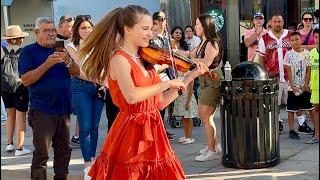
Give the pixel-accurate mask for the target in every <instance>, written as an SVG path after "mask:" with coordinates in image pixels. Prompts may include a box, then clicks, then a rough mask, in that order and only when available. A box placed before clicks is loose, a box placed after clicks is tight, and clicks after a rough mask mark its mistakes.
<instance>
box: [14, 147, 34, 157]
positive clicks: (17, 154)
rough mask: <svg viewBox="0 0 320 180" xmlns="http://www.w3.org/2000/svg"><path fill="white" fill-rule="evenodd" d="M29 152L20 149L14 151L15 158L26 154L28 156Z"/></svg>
mask: <svg viewBox="0 0 320 180" xmlns="http://www.w3.org/2000/svg"><path fill="white" fill-rule="evenodd" d="M30 153H31V151H30V150H29V149H26V148H22V149H16V152H15V153H14V155H15V156H23V155H26V154H30Z"/></svg>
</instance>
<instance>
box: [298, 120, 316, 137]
mask: <svg viewBox="0 0 320 180" xmlns="http://www.w3.org/2000/svg"><path fill="white" fill-rule="evenodd" d="M298 133H301V134H312V133H313V130H312V129H311V127H309V126H308V125H307V123H306V122H304V123H303V124H302V125H301V126H299V128H298Z"/></svg>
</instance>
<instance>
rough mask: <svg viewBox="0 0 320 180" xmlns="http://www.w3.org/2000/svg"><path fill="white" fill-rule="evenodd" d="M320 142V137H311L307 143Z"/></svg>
mask: <svg viewBox="0 0 320 180" xmlns="http://www.w3.org/2000/svg"><path fill="white" fill-rule="evenodd" d="M318 142H319V138H315V137H312V138H311V139H307V140H306V144H315V143H318Z"/></svg>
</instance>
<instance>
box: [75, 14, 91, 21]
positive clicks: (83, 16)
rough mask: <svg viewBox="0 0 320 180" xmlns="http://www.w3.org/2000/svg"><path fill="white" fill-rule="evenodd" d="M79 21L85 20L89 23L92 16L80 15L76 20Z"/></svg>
mask: <svg viewBox="0 0 320 180" xmlns="http://www.w3.org/2000/svg"><path fill="white" fill-rule="evenodd" d="M77 19H83V20H86V21H88V20H91V16H90V15H78V16H77V17H76V20H77Z"/></svg>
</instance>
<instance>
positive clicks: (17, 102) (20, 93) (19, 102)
mask: <svg viewBox="0 0 320 180" xmlns="http://www.w3.org/2000/svg"><path fill="white" fill-rule="evenodd" d="M1 96H2V100H3V103H4V106H5V107H6V108H15V109H16V110H18V111H20V112H27V111H28V105H29V95H28V88H27V87H25V86H23V85H21V86H19V88H18V89H17V90H16V92H15V93H8V92H4V91H1Z"/></svg>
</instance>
